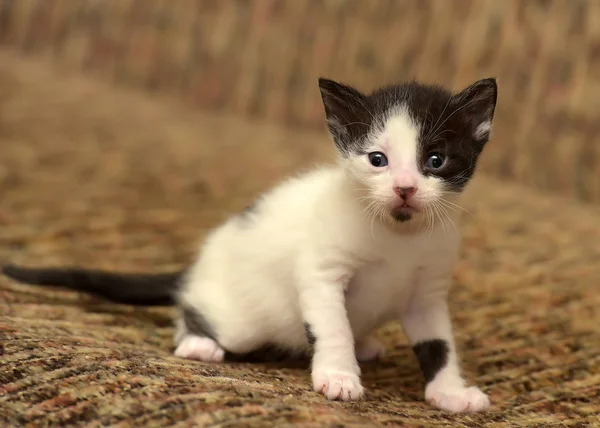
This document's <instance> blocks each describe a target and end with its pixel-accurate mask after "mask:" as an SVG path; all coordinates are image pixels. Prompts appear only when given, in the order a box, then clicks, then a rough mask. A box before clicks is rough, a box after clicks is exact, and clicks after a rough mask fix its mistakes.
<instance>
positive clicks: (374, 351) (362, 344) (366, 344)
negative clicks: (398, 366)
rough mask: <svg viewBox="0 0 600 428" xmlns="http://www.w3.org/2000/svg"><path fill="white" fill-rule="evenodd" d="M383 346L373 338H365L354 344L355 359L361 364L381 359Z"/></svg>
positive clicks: (383, 350) (383, 351)
mask: <svg viewBox="0 0 600 428" xmlns="http://www.w3.org/2000/svg"><path fill="white" fill-rule="evenodd" d="M384 353H385V346H384V345H383V343H381V342H380V341H379V340H377V339H375V338H374V337H371V336H367V337H365V338H363V339H361V340H359V341H358V342H357V343H356V359H357V360H358V361H361V362H365V361H372V360H376V359H377V358H380V357H383V355H384Z"/></svg>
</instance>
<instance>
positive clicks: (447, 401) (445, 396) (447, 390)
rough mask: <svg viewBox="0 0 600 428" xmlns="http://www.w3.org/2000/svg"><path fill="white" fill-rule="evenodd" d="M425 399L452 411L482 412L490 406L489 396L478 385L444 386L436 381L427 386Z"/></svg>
mask: <svg viewBox="0 0 600 428" xmlns="http://www.w3.org/2000/svg"><path fill="white" fill-rule="evenodd" d="M425 400H427V401H428V402H429V403H431V404H432V405H433V406H435V407H437V408H438V409H442V410H448V411H450V412H480V411H482V410H485V409H487V408H488V407H489V406H490V399H489V398H488V396H487V395H486V394H484V393H483V392H482V391H481V390H480V389H479V388H477V387H476V386H472V387H470V388H465V387H462V386H461V387H444V386H443V385H436V384H435V383H434V382H432V383H430V384H429V385H428V386H427V388H425Z"/></svg>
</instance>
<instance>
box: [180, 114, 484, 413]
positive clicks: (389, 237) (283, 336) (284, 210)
mask: <svg viewBox="0 0 600 428" xmlns="http://www.w3.org/2000/svg"><path fill="white" fill-rule="evenodd" d="M417 134H418V128H417V127H416V125H415V124H414V123H412V122H411V121H410V120H409V119H408V116H407V115H406V114H405V113H404V112H403V111H398V112H396V114H395V115H393V116H391V117H390V118H389V119H388V120H387V122H386V123H384V124H383V126H382V127H381V131H380V132H379V133H378V134H377V135H372V136H371V137H370V140H371V142H372V144H371V149H373V150H381V151H383V152H385V153H386V155H387V156H388V159H389V165H388V166H387V167H385V168H375V167H373V166H372V165H370V163H369V162H368V159H367V157H366V156H364V155H361V156H358V155H350V156H349V157H347V158H345V159H343V160H342V161H341V166H332V167H324V168H319V169H316V170H314V171H312V172H309V173H307V174H304V175H301V176H299V177H296V178H292V179H289V180H287V181H285V182H283V183H282V184H280V185H279V186H277V187H276V188H274V189H272V190H271V191H270V192H268V193H267V194H265V195H263V197H262V198H261V199H260V201H259V202H258V203H257V206H256V208H255V213H254V214H252V215H251V216H250V217H245V216H241V215H240V216H236V217H233V218H231V219H229V220H228V221H227V222H226V223H225V224H223V225H222V226H220V227H219V228H217V229H215V230H214V231H213V232H212V233H211V234H210V235H209V236H208V238H207V239H206V242H205V243H204V245H203V246H202V248H201V251H200V253H199V255H198V258H197V261H196V262H195V264H194V265H193V266H192V268H191V270H190V271H189V274H188V276H187V278H186V281H185V283H184V287H183V289H182V292H181V295H180V296H179V297H180V300H181V301H182V302H185V303H186V304H188V305H191V306H192V307H194V308H195V309H196V310H198V311H199V312H200V313H201V314H202V315H203V316H204V317H205V318H206V320H207V321H208V323H209V324H210V326H211V327H212V328H213V329H214V332H215V334H216V337H217V340H218V342H219V349H221V350H222V349H227V350H228V351H230V352H234V353H245V352H249V351H252V350H254V349H257V348H259V347H260V346H261V345H265V344H277V345H279V346H282V347H285V348H288V349H292V350H296V351H307V350H309V343H308V340H307V337H306V334H305V329H304V323H305V322H307V323H309V324H310V326H311V329H312V332H313V334H314V336H315V337H316V338H317V341H316V343H315V346H314V356H313V364H312V378H313V386H314V389H315V390H316V391H319V392H322V393H324V394H325V395H326V396H327V397H329V398H331V399H342V400H351V399H358V398H360V397H362V395H363V387H362V386H361V383H360V368H359V365H358V362H357V356H358V357H359V358H360V359H361V360H364V359H373V358H376V357H378V356H380V355H381V354H382V353H383V349H382V345H381V344H380V343H379V342H377V341H375V340H374V339H372V338H371V337H370V334H371V333H372V332H373V331H374V330H375V329H376V328H378V327H379V326H381V325H382V324H384V323H386V322H388V321H392V320H401V321H402V323H403V327H404V329H405V331H406V334H407V336H408V338H409V339H410V341H411V343H416V342H418V341H420V340H423V339H444V340H446V341H447V342H448V343H449V344H450V350H451V353H450V356H449V362H448V365H447V366H446V367H445V368H444V369H443V370H441V371H440V372H439V373H438V375H437V376H436V378H435V379H434V381H433V382H431V383H430V384H429V385H428V388H427V391H426V393H425V395H426V399H427V400H429V401H430V402H432V403H434V404H435V405H436V406H438V407H440V408H443V409H447V410H452V411H462V410H481V409H483V408H485V407H487V404H488V401H487V397H486V396H485V395H484V394H483V393H481V392H480V391H479V390H478V389H473V388H467V387H466V386H465V385H464V381H463V379H462V377H461V375H460V372H459V368H458V361H457V357H456V353H455V347H454V341H453V336H452V329H451V326H450V320H449V315H448V311H447V306H446V295H447V289H448V287H449V285H450V280H451V271H452V267H453V264H454V262H455V261H456V258H457V253H458V248H459V235H458V231H457V229H456V228H455V227H454V226H452V224H454V225H455V226H457V225H458V217H457V215H456V214H455V213H454V212H452V211H447V215H448V220H444V221H442V219H441V218H440V217H439V216H438V217H436V219H435V221H433V220H432V216H433V213H434V211H433V210H432V207H433V205H432V204H434V203H435V202H436V201H437V200H438V199H439V198H440V197H442V196H443V195H445V193H444V189H443V183H442V182H441V181H440V180H439V179H436V178H427V177H424V176H422V175H421V174H420V173H419V171H418V168H417V165H416V153H417ZM407 184H411V185H414V186H415V187H418V191H417V193H416V194H415V196H414V203H415V205H416V206H418V207H419V209H420V210H422V211H423V212H420V213H419V212H416V213H415V214H414V218H413V219H412V220H410V221H408V222H405V223H400V222H397V221H395V220H393V219H392V217H391V216H390V215H389V213H388V212H389V210H390V209H391V208H392V207H393V206H394V204H397V203H398V197H397V196H396V195H395V193H394V190H393V188H394V187H395V186H404V185H407ZM425 211H427V213H425ZM439 213H441V211H439ZM176 341H177V343H178V348H177V351H176V354H177V355H182V356H186V357H188V358H194V357H196V358H200V359H203V360H207V361H214V360H219V359H222V357H221V355H222V354H221V353H220V352H218V350H217V349H215V345H216V342H214V341H211V340H210V339H205V340H204V341H202V342H200V341H199V339H198V338H197V337H194V336H191V335H190V332H186V331H185V328H184V327H182V326H181V325H180V330H179V332H178V335H177V336H176ZM190 341H191V342H190ZM355 343H356V344H357V346H356V349H355ZM204 355H208V356H209V358H206V359H205V358H203V356H204Z"/></svg>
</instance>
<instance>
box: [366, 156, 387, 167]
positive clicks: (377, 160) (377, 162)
mask: <svg viewBox="0 0 600 428" xmlns="http://www.w3.org/2000/svg"><path fill="white" fill-rule="evenodd" d="M369 162H371V165H373V166H374V167H376V168H381V167H382V166H386V165H387V164H388V160H387V158H386V157H385V155H384V154H383V153H381V152H372V153H369Z"/></svg>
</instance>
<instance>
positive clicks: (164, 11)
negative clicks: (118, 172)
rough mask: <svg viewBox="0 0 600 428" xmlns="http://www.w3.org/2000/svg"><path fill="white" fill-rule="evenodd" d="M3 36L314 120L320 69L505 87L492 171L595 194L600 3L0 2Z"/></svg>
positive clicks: (282, 115)
mask: <svg viewBox="0 0 600 428" xmlns="http://www.w3.org/2000/svg"><path fill="white" fill-rule="evenodd" d="M0 42H1V43H2V44H3V45H5V46H7V47H12V48H16V49H17V50H19V51H20V52H23V53H27V54H32V55H36V56H38V57H45V58H47V59H52V60H53V61H57V62H59V63H61V64H67V65H69V67H70V68H71V69H74V70H81V71H85V72H86V73H90V74H93V75H95V76H97V77H100V78H102V79H104V80H105V81H108V82H112V83H114V84H117V85H120V86H126V87H129V88H135V89H138V90H141V91H145V92H151V93H162V94H168V95H170V96H172V97H176V98H179V99H181V100H183V101H185V102H186V103H187V104H188V105H189V106H191V107H194V108H197V109H202V110H207V111H211V112H218V113H219V114H228V115H235V116H241V117H246V118H253V119H257V120H261V121H269V122H272V123H275V124H278V125H285V126H291V127H300V128H312V129H317V130H322V129H323V114H322V113H323V112H322V106H321V101H320V97H319V94H318V89H317V85H316V79H317V76H329V77H331V78H334V79H338V80H342V81H346V82H349V83H351V84H355V85H357V86H358V87H360V88H362V89H364V90H367V91H368V90H371V89H373V88H374V87H376V86H378V85H381V84H384V83H387V82H395V81H399V80H406V79H413V78H417V79H419V80H423V81H427V82H438V83H442V84H445V85H448V86H450V87H451V88H453V89H460V87H462V86H465V85H467V84H469V83H470V82H472V81H474V80H477V79H479V78H482V77H486V76H496V77H497V78H498V82H499V85H500V99H499V105H498V113H497V122H496V127H495V135H496V138H497V141H496V142H495V143H494V144H493V145H492V146H491V147H490V149H489V153H487V154H486V159H487V161H488V162H487V164H486V166H485V171H486V172H489V173H493V174H495V175H497V176H499V177H502V178H510V179H516V180H518V181H520V182H522V183H526V184H528V185H533V186H536V187H539V188H544V189H546V190H548V191H551V192H553V193H555V192H561V193H564V194H568V195H571V196H573V197H576V198H578V199H581V200H586V201H598V200H600V180H598V179H597V178H598V177H597V174H598V168H599V166H600V140H599V139H600V122H599V121H598V120H597V119H598V111H600V3H599V2H597V1H593V0H592V1H586V0H554V1H553V0H529V1H519V0H503V1H496V0H453V1H446V0H372V1H361V0H295V1H284V0H260V1H249V0H246V1H244V0H235V1H234V0H227V1H218V0H177V1H165V0H104V1H100V0H83V1H69V0H18V1H17V0H12V1H11V0H2V1H0Z"/></svg>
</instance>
